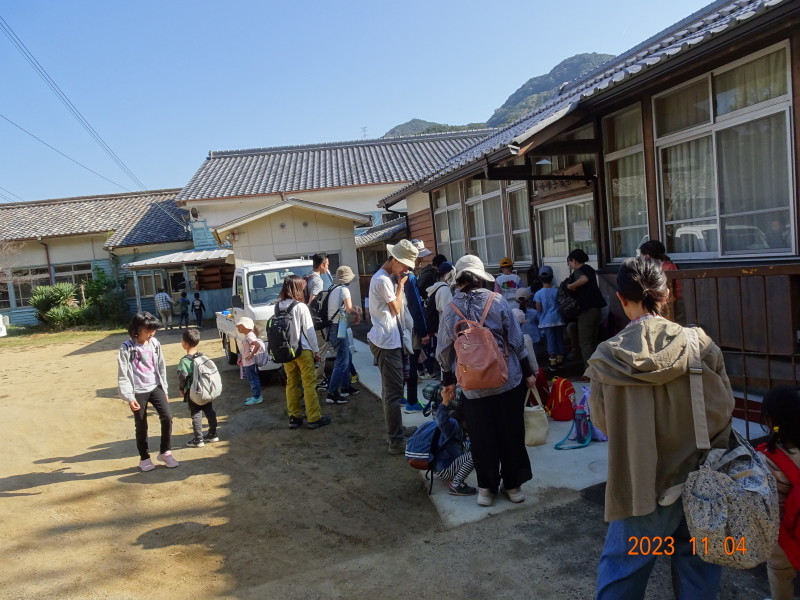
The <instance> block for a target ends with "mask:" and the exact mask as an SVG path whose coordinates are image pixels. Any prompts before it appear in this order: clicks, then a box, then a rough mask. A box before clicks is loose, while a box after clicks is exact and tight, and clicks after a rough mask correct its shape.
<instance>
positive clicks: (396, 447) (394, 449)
mask: <svg viewBox="0 0 800 600" xmlns="http://www.w3.org/2000/svg"><path fill="white" fill-rule="evenodd" d="M405 452H406V442H405V440H400V441H392V442H389V454H405Z"/></svg>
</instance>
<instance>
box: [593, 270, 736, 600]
mask: <svg viewBox="0 0 800 600" xmlns="http://www.w3.org/2000/svg"><path fill="white" fill-rule="evenodd" d="M668 296H669V291H668V289H667V286H666V277H665V276H664V273H663V271H662V269H661V265H660V264H659V263H658V262H657V261H654V260H652V259H650V258H646V257H638V258H631V259H628V260H626V261H625V262H624V263H623V264H622V266H621V267H620V270H619V273H618V275H617V297H618V298H619V301H620V302H621V303H622V308H623V310H624V311H625V314H626V315H627V316H628V318H629V319H630V323H628V325H627V326H626V327H625V328H624V329H623V330H622V331H621V332H620V333H619V334H617V335H616V336H614V337H613V338H611V339H609V340H607V341H605V342H603V343H602V344H600V345H599V346H598V348H597V350H596V352H595V353H594V354H593V355H592V357H591V359H590V360H589V368H588V370H587V371H586V375H587V376H588V377H589V378H590V379H591V394H590V397H589V405H590V409H591V414H592V420H593V421H594V422H595V424H596V425H597V426H598V427H599V428H600V429H601V430H602V431H604V432H606V433H607V435H608V484H607V486H606V500H605V518H606V520H607V521H609V526H608V533H607V536H606V542H605V547H604V548H603V553H602V555H601V557H600V564H599V565H598V573H597V591H596V598H598V599H600V600H605V599H613V600H620V599H625V600H628V599H633V598H643V597H644V593H645V589H646V587H647V580H648V578H649V576H650V571H651V570H652V568H653V564H654V563H655V559H656V556H657V555H658V554H663V555H666V556H670V557H671V560H672V573H673V585H674V587H675V590H674V591H675V597H676V598H685V599H698V598H702V599H703V600H712V599H713V598H716V596H717V591H718V588H719V579H720V574H721V567H719V566H716V565H712V564H710V563H707V562H704V561H703V560H701V559H700V557H699V556H696V555H695V554H694V553H693V552H692V546H691V544H690V542H689V532H688V529H687V527H686V519H685V516H684V513H683V504H682V503H681V502H680V500H678V501H677V502H674V503H672V504H670V505H668V506H662V505H660V504H659V502H658V500H659V497H660V496H661V495H662V494H663V493H664V492H665V491H666V490H667V489H669V488H670V487H672V486H674V485H677V484H680V483H684V482H685V481H686V478H687V476H688V475H689V473H690V472H691V471H694V470H696V469H697V468H698V465H699V463H700V460H701V458H702V457H703V451H701V450H698V449H697V446H696V440H695V433H694V421H693V419H692V399H691V392H690V387H689V345H688V336H687V335H686V333H685V331H684V328H683V327H681V326H680V325H678V324H677V323H673V322H671V321H668V320H667V319H664V318H663V317H661V311H662V309H663V308H664V306H665V304H666V302H667V298H668ZM695 331H696V332H697V335H698V338H699V345H700V356H701V359H702V363H703V375H702V377H703V390H704V393H705V402H706V419H707V422H708V430H709V437H710V438H711V445H712V447H715V448H718V447H725V446H726V444H727V440H728V436H729V433H730V420H731V414H732V413H733V393H732V391H731V387H730V382H729V381H728V377H727V375H726V373H725V364H724V362H723V358H722V351H721V350H720V349H719V347H718V346H717V345H716V344H715V343H714V342H713V341H712V340H711V339H710V338H709V337H708V336H707V335H706V334H705V333H704V332H703V331H702V330H701V329H699V328H697V329H695Z"/></svg>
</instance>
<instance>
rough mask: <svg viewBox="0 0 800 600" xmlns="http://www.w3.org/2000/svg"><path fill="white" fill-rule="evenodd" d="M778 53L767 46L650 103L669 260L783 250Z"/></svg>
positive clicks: (784, 170)
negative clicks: (655, 136)
mask: <svg viewBox="0 0 800 600" xmlns="http://www.w3.org/2000/svg"><path fill="white" fill-rule="evenodd" d="M786 54H787V49H786V46H785V45H778V46H773V47H771V48H768V49H765V50H764V51H762V52H759V53H757V54H756V55H754V56H751V57H748V58H746V59H743V60H742V61H739V62H737V63H734V64H732V65H728V66H726V67H724V68H722V69H718V70H717V71H714V72H712V73H709V74H707V75H704V76H702V77H700V78H699V79H698V80H695V81H693V82H690V83H689V84H688V85H684V86H682V87H680V88H678V89H676V90H670V91H668V92H666V93H665V94H663V95H661V96H659V97H657V98H655V99H654V107H655V109H654V113H655V119H656V123H655V125H656V127H655V129H656V132H657V138H656V147H657V156H658V174H659V184H660V197H661V206H662V210H663V216H664V234H665V235H664V240H665V245H666V247H667V252H669V253H670V254H673V255H681V254H684V255H692V256H693V257H698V255H700V256H704V257H706V258H713V257H717V256H726V255H727V256H733V255H738V256H742V255H745V256H746V255H760V254H767V253H773V254H774V253H790V252H792V246H793V240H794V232H793V228H792V224H793V222H794V217H793V214H792V201H791V177H792V174H791V166H790V151H789V142H790V138H789V133H788V129H789V124H790V118H789V110H790V107H791V99H790V97H789V86H788V76H789V74H788V65H787V57H786Z"/></svg>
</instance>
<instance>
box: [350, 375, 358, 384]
mask: <svg viewBox="0 0 800 600" xmlns="http://www.w3.org/2000/svg"><path fill="white" fill-rule="evenodd" d="M359 381H361V380H360V379H359V378H358V373H356V374H355V375H350V383H358V382H359Z"/></svg>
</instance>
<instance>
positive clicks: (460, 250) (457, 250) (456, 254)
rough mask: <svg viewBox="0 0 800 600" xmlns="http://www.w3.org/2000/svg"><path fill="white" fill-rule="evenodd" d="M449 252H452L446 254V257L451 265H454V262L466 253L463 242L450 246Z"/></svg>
mask: <svg viewBox="0 0 800 600" xmlns="http://www.w3.org/2000/svg"><path fill="white" fill-rule="evenodd" d="M450 252H452V254H448V255H447V256H448V258H449V259H450V262H451V263H453V264H456V261H458V259H459V258H461V257H462V256H464V254H465V253H466V251H465V250H464V242H453V243H452V244H450Z"/></svg>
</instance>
